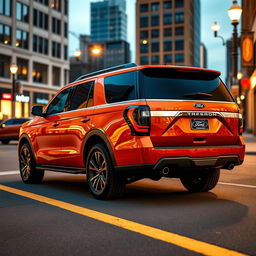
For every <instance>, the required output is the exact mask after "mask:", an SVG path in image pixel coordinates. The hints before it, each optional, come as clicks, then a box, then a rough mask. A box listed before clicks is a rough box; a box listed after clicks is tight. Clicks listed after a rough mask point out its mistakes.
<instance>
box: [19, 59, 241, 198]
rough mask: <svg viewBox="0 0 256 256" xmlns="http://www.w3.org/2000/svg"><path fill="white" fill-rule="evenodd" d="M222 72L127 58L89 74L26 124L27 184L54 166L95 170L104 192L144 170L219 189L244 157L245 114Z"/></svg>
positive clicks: (96, 191)
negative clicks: (225, 175) (223, 176)
mask: <svg viewBox="0 0 256 256" xmlns="http://www.w3.org/2000/svg"><path fill="white" fill-rule="evenodd" d="M219 76H220V72H218V71H214V70H206V69H199V68H191V67H177V66H137V65H135V64H126V65H122V66H118V67H114V68H110V69H105V70H101V71H99V72H94V73H91V74H88V75H84V76H81V77H80V78H78V79H77V80H76V81H75V82H73V83H71V84H69V85H67V86H65V87H64V88H62V89H61V90H60V91H59V92H58V93H57V94H56V96H55V97H54V98H53V99H52V100H51V102H50V103H49V104H48V106H47V107H46V108H45V110H43V109H42V107H41V106H34V107H33V109H32V114H33V115H35V116H36V117H35V118H34V119H33V120H31V121H29V122H27V123H26V124H24V125H23V126H22V128H21V130H20V138H19V164H20V173H21V177H22V180H23V181H24V182H25V183H38V182H41V181H42V179H43V176H44V171H45V170H49V171H58V172H68V173H74V174H78V173H86V175H87V182H88V184H89V189H90V191H91V193H92V194H93V196H94V197H96V198H98V199H108V198H113V197H117V196H121V195H122V194H123V193H124V191H125V184H128V183H131V182H134V181H137V180H139V179H143V178H151V179H153V180H159V179H160V178H161V177H163V176H165V177H170V178H180V180H181V182H182V184H183V185H184V186H185V188H186V189H187V190H189V191H191V192H198V191H209V190H211V189H212V188H214V187H215V186H216V184H217V182H218V179H219V175H220V169H229V170H231V169H233V168H234V166H235V165H240V164H242V162H243V159H244V151H245V145H244V141H243V139H242V136H241V133H242V129H243V127H242V116H241V114H240V113H239V109H238V106H237V104H236V103H235V101H234V100H233V98H232V96H231V95H230V93H229V91H228V90H227V88H226V87H225V85H224V83H223V82H222V81H221V79H220V77H219Z"/></svg>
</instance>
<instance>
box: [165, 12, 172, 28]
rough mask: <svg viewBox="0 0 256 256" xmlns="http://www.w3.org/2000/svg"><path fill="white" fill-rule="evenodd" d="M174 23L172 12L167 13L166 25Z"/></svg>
mask: <svg viewBox="0 0 256 256" xmlns="http://www.w3.org/2000/svg"><path fill="white" fill-rule="evenodd" d="M169 24H172V13H167V12H166V13H165V14H164V25H169Z"/></svg>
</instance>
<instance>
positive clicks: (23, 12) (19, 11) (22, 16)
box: [16, 2, 29, 23]
mask: <svg viewBox="0 0 256 256" xmlns="http://www.w3.org/2000/svg"><path fill="white" fill-rule="evenodd" d="M28 10H29V9H28V6H27V5H26V4H22V3H20V2H17V3H16V19H17V20H19V21H23V22H27V23H28V22H29V11H28Z"/></svg>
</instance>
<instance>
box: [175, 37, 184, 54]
mask: <svg viewBox="0 0 256 256" xmlns="http://www.w3.org/2000/svg"><path fill="white" fill-rule="evenodd" d="M175 50H176V51H179V50H184V40H183V39H175Z"/></svg>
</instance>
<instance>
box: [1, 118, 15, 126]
mask: <svg viewBox="0 0 256 256" xmlns="http://www.w3.org/2000/svg"><path fill="white" fill-rule="evenodd" d="M13 121H14V120H13V119H9V120H7V121H5V122H3V124H5V125H6V126H8V125H12V124H13Z"/></svg>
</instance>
